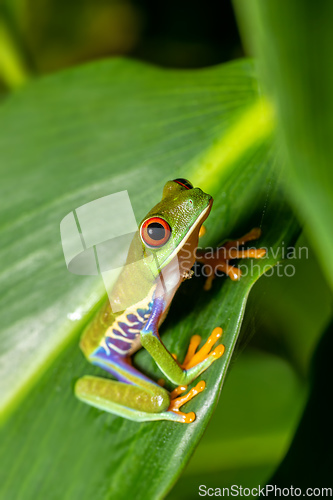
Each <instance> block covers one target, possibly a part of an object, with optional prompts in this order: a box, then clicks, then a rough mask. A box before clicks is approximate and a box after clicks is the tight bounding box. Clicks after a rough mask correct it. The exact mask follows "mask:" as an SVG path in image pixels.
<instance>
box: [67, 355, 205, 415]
mask: <svg viewBox="0 0 333 500" xmlns="http://www.w3.org/2000/svg"><path fill="white" fill-rule="evenodd" d="M96 361H97V360H95V364H99V365H100V366H101V365H102V363H101V362H98V363H97V362H96ZM93 362H94V361H93ZM103 368H106V367H105V366H103ZM107 369H108V371H109V372H111V373H113V374H116V373H117V377H118V375H119V378H121V380H122V382H119V381H115V380H111V379H107V378H102V377H95V376H85V377H82V378H80V379H79V380H78V381H77V383H76V386H75V394H76V396H77V397H78V398H79V399H80V400H81V401H84V402H85V403H88V404H90V405H91V406H94V407H96V408H99V409H100V410H104V411H107V412H109V413H114V414H116V415H119V416H121V417H124V418H128V419H130V420H135V421H137V422H144V421H151V420H171V421H175V422H182V423H190V422H192V421H193V420H194V419H195V414H194V413H193V412H190V413H182V412H181V411H180V410H179V408H180V407H181V406H182V405H183V404H185V403H186V402H187V401H189V400H190V399H192V398H193V397H194V396H195V395H196V394H198V393H199V392H201V391H202V390H203V388H204V387H201V386H200V387H197V388H193V389H191V391H189V393H188V394H187V395H186V396H182V397H178V395H179V392H180V390H178V391H177V390H176V392H175V391H174V392H173V393H171V394H170V393H169V392H168V391H167V390H166V389H164V388H162V387H160V386H159V385H158V384H156V383H155V382H153V381H152V380H150V379H149V378H148V377H146V376H145V375H143V374H141V373H140V372H139V371H138V370H136V369H135V368H134V367H132V366H131V365H130V364H129V363H128V362H127V361H126V359H124V358H122V357H119V358H118V359H115V358H113V359H109V361H108V368H107ZM201 385H202V384H201ZM181 389H182V390H185V389H186V387H183V388H181Z"/></svg>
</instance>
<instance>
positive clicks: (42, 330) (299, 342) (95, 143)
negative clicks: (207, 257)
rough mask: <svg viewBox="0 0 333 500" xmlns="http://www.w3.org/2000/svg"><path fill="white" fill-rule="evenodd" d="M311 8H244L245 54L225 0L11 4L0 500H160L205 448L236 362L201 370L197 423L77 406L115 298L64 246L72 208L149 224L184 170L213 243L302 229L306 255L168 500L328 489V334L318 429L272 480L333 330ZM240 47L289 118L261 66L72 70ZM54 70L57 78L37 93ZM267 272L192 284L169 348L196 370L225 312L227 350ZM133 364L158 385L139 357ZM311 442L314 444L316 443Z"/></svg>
mask: <svg viewBox="0 0 333 500" xmlns="http://www.w3.org/2000/svg"><path fill="white" fill-rule="evenodd" d="M300 3H301V2H298V1H296V0H293V1H290V2H288V6H287V4H285V8H284V9H282V10H281V9H280V4H279V2H275V1H273V0H272V2H270V4H269V5H270V7H269V8H268V7H267V5H266V4H265V3H264V2H260V1H258V2H254V1H253V2H252V1H251V2H241V1H237V2H236V3H235V6H236V13H237V19H238V23H239V26H240V27H241V28H242V30H241V31H242V37H243V40H244V47H245V50H244V49H243V45H242V43H241V41H240V37H239V34H238V31H237V27H236V26H237V25H236V21H235V18H234V14H233V9H232V6H231V5H230V3H229V2H224V3H223V4H221V5H220V6H219V7H218V8H217V7H216V5H215V4H214V5H213V3H211V5H210V4H209V3H208V4H206V5H205V10H204V13H203V12H202V4H201V3H200V2H191V4H189V3H188V2H182V4H181V5H179V4H178V3H176V2H169V3H168V5H166V4H165V5H156V3H153V2H148V1H146V2H144V1H143V0H140V1H136V2H129V1H125V0H121V1H119V0H118V1H98V2H92V1H90V0H86V1H85V2H71V3H70V4H68V2H63V3H61V4H59V2H54V1H51V0H38V2H36V1H35V2H31V1H27V0H16V1H13V0H6V1H2V3H1V5H0V14H1V17H0V42H1V45H0V77H1V83H0V85H1V89H2V97H3V99H2V105H1V108H0V123H1V124H2V129H3V132H2V135H1V141H0V142H1V148H0V150H1V156H0V157H1V165H0V168H1V173H2V184H1V208H2V210H3V212H4V214H5V217H4V218H3V220H2V223H1V227H0V229H1V241H2V247H1V253H0V255H1V262H2V265H1V268H2V274H1V326H2V332H1V336H0V350H1V360H2V363H1V384H2V385H1V397H2V401H3V404H4V406H3V420H4V422H6V423H5V424H4V429H3V432H2V437H1V465H2V467H1V473H2V480H1V488H0V495H2V496H1V498H6V499H8V498H23V499H24V500H25V499H28V498H45V497H47V498H55V499H57V498H64V497H65V496H67V498H69V499H74V498H91V497H92V496H94V497H95V498H109V497H110V498H126V497H127V496H128V494H129V492H132V491H133V484H135V485H136V498H141V497H142V498H146V497H147V496H145V495H148V496H152V497H155V496H158V497H160V496H163V495H165V493H166V491H167V490H168V489H169V488H170V486H171V485H172V483H173V482H174V481H175V480H176V478H177V477H178V475H179V474H180V472H181V470H182V469H183V467H184V466H185V464H186V461H187V459H188V458H189V456H190V454H191V452H192V451H193V449H194V447H195V445H196V444H197V443H198V441H199V438H200V437H201V435H202V432H203V431H204V428H205V426H206V423H207V421H208V419H209V417H210V413H211V410H212V409H213V407H214V404H213V401H217V397H218V392H219V386H220V384H221V383H222V379H223V378H224V375H225V372H224V371H221V367H220V369H218V368H217V367H215V369H214V370H213V369H211V370H210V372H209V373H208V372H207V376H205V377H204V379H205V380H206V381H207V385H208V387H209V390H207V391H206V392H205V395H204V397H203V398H202V399H201V402H199V400H198V401H197V402H193V403H194V404H193V408H194V409H195V410H196V411H197V413H198V417H199V418H198V421H197V423H196V424H195V425H194V426H192V428H191V430H187V431H186V432H185V429H184V428H179V427H178V428H173V427H172V426H170V425H169V424H168V423H162V424H142V425H139V426H138V425H137V424H133V423H129V422H124V421H123V420H122V419H119V418H115V417H113V416H111V415H106V414H103V413H102V412H98V411H96V410H94V409H91V408H89V407H86V406H84V405H82V404H81V403H78V402H77V401H76V400H75V399H74V398H73V394H72V386H73V383H74V381H75V379H76V377H78V376H80V375H82V374H84V373H93V371H94V369H93V368H92V367H90V366H89V365H88V364H87V363H86V362H85V361H84V360H83V358H82V356H81V354H80V352H79V349H78V346H77V340H78V337H79V334H80V331H81V329H82V325H83V324H84V323H85V322H86V321H87V319H88V317H89V316H90V315H91V314H92V308H94V307H98V303H99V301H100V300H101V297H102V294H103V291H102V288H101V286H100V283H99V282H98V281H95V280H91V279H89V278H81V277H77V276H71V275H70V274H69V273H68V272H67V270H66V268H65V266H64V263H63V260H62V259H63V257H62V255H61V246H60V240H59V234H58V233H57V231H58V226H59V222H60V220H61V218H62V217H63V216H64V215H66V213H67V212H69V211H70V210H72V209H73V208H75V207H76V206H79V205H80V204H82V203H85V202H87V201H90V200H92V199H95V198H98V197H100V196H103V195H105V194H109V193H110V192H115V191H118V190H121V189H128V190H129V194H130V197H131V200H132V203H133V206H134V209H135V213H137V214H138V220H139V219H140V217H141V216H142V215H144V213H145V212H146V211H147V209H149V208H150V207H151V205H152V204H154V203H155V202H156V201H158V199H159V196H160V192H161V188H162V186H163V183H164V182H165V180H167V178H169V177H176V176H187V177H189V178H190V179H191V180H192V181H193V182H194V183H195V184H199V185H200V186H201V187H202V188H203V189H206V190H208V191H209V192H210V193H211V194H213V196H214V198H215V204H214V212H213V213H212V215H211V217H210V218H209V221H210V222H209V223H208V225H207V228H208V233H207V236H206V241H205V242H204V243H206V244H217V243H218V242H219V241H221V240H223V239H224V238H227V237H230V236H237V235H238V234H240V233H242V232H243V231H244V230H245V231H246V230H247V229H248V228H249V227H250V226H251V225H260V224H262V225H263V230H264V239H263V240H262V242H261V244H264V245H273V247H274V248H277V246H278V245H280V247H281V243H282V241H283V244H284V245H286V246H287V245H288V244H289V243H292V242H294V241H295V239H296V237H297V235H298V227H299V224H301V225H304V224H305V233H306V235H305V236H302V238H301V240H299V242H298V246H299V247H309V253H308V258H305V257H304V258H301V259H296V260H295V261H293V262H292V264H293V265H295V269H296V272H295V275H294V276H293V277H292V278H288V277H286V276H285V275H283V273H282V276H280V277H279V276H278V275H277V273H274V274H273V276H272V277H269V278H268V277H263V278H261V279H260V280H259V281H258V283H257V284H256V286H255V287H254V288H253V291H252V292H251V294H250V296H249V302H248V306H247V308H246V311H245V317H244V321H243V323H242V327H241V332H240V341H239V342H238V344H237V349H236V353H235V354H234V356H233V361H232V365H231V369H230V370H229V372H228V378H227V380H226V384H225V386H224V389H223V391H222V395H221V399H220V402H219V404H218V405H217V407H216V408H215V413H214V415H213V417H212V419H211V422H210V424H209V426H208V428H207V431H206V433H205V435H204V436H203V439H202V440H201V442H200V444H199V446H198V448H197V449H196V451H195V453H194V455H193V457H192V459H191V461H190V462H189V465H188V466H187V468H186V469H185V471H184V473H183V474H182V476H181V478H180V480H179V481H178V483H177V485H176V486H175V488H173V489H172V491H171V492H170V493H169V495H170V498H178V497H179V498H193V497H195V496H196V495H197V492H198V486H199V485H200V484H207V486H212V487H214V486H218V487H225V486H228V485H232V484H243V485H246V486H248V487H252V486H257V485H258V483H260V484H264V482H265V481H270V482H271V483H272V482H273V483H272V484H276V483H277V484H284V485H287V486H289V485H290V484H291V483H293V484H295V482H298V483H299V484H301V483H302V478H303V483H302V485H304V486H306V487H308V486H312V487H314V486H317V485H318V486H327V485H328V484H327V481H328V480H329V470H328V468H327V463H329V460H330V457H331V450H332V446H330V441H329V439H330V438H329V437H328V436H330V432H329V431H328V430H327V429H328V425H329V421H330V420H329V418H328V415H329V409H328V408H327V407H326V406H325V404H324V402H323V400H322V399H320V398H323V397H324V396H325V390H330V389H329V388H328V387H329V381H330V377H331V372H330V371H329V370H328V369H327V365H328V363H329V360H328V359H327V352H329V347H330V345H331V344H330V340H329V339H330V338H331V336H330V329H329V328H328V329H327V331H326V335H325V337H324V340H323V341H322V344H321V345H322V346H324V347H322V348H321V350H318V354H317V363H316V365H315V369H314V372H313V373H314V374H315V377H314V385H313V389H312V393H311V397H310V400H309V403H308V405H307V407H306V410H305V412H304V416H303V420H302V422H301V425H300V427H299V430H298V431H297V433H296V437H295V440H294V442H293V444H292V446H291V448H290V450H289V453H288V454H287V456H286V458H285V461H284V462H282V464H281V466H280V468H279V469H278V470H277V472H276V473H275V476H273V477H272V474H273V473H274V471H275V470H276V468H277V466H278V464H279V463H280V462H281V460H282V459H283V457H284V455H285V454H286V452H287V450H288V447H289V446H290V443H291V441H292V436H293V434H294V433H295V430H296V427H297V424H298V422H299V420H300V416H301V413H302V411H303V408H304V404H305V400H306V398H307V394H308V393H309V388H310V383H309V380H310V363H311V359H312V357H313V352H314V350H315V348H316V345H317V343H318V340H319V339H320V337H321V335H322V334H323V332H324V330H325V327H326V325H327V324H328V323H329V320H330V318H331V292H330V288H329V284H331V278H330V276H331V274H330V273H331V264H330V254H331V252H329V248H330V245H331V234H332V233H331V229H330V216H331V208H330V202H331V201H330V200H331V199H332V198H331V197H330V193H331V189H332V182H331V179H330V172H331V170H330V158H331V153H330V147H331V142H330V140H329V139H327V138H329V137H330V134H331V132H332V126H331V116H332V113H330V103H331V99H332V92H331V88H332V86H331V85H330V84H329V82H330V66H329V64H327V61H328V60H329V55H330V50H331V49H330V47H331V45H330V43H329V40H330V36H331V35H330V22H331V20H332V13H331V9H330V6H329V2H323V8H322V9H317V8H316V7H313V6H312V4H311V5H310V2H305V3H304V2H302V6H301V5H300ZM249 4H251V7H253V8H251V9H249V7H248V6H249ZM304 4H305V5H306V8H304ZM32 6H33V8H32ZM287 7H288V8H287ZM319 11H320V12H319ZM300 12H302V15H301V16H300V17H299V13H300ZM245 51H247V52H248V53H249V52H250V53H252V54H253V53H255V54H258V61H259V62H260V68H261V69H260V72H261V74H262V75H263V82H264V84H267V89H268V92H269V93H270V94H271V96H272V99H273V103H274V109H275V110H276V112H277V120H276V125H275V122H274V120H273V118H272V115H271V106H270V105H268V104H267V101H265V100H263V99H262V94H263V92H264V89H265V86H264V85H261V84H260V85H258V83H257V78H256V74H255V73H256V72H255V71H254V69H253V65H252V64H250V63H248V62H238V63H233V64H231V65H230V64H227V65H225V66H221V67H217V68H211V69H205V70H200V71H199V70H198V69H196V70H195V71H192V72H189V71H175V70H168V71H166V70H157V69H155V68H153V67H150V66H146V65H144V66H142V65H140V64H138V63H135V62H126V61H125V62H123V61H121V60H114V61H110V62H108V61H105V62H96V63H93V64H90V65H87V66H83V67H82V68H78V69H69V70H67V71H65V72H60V73H59V70H61V69H64V68H66V67H70V66H76V65H78V64H80V63H82V62H85V61H91V60H94V59H99V58H100V57H106V56H114V55H119V54H122V55H130V56H132V57H135V58H139V59H143V60H144V61H147V62H153V63H157V64H159V65H162V66H164V67H170V66H171V67H173V68H200V67H204V66H209V65H212V64H217V63H221V62H223V61H228V60H230V59H234V58H238V57H240V56H242V55H244V52H245ZM318 54H319V55H318ZM44 73H55V74H54V75H50V76H48V77H44V78H42V79H41V80H40V81H38V80H39V79H40V77H41V76H42V75H43V74H44ZM30 80H32V81H30ZM16 87H23V88H22V90H19V91H14V89H15V88H16ZM300 89H302V92H301V93H300ZM11 94H12V95H11ZM275 127H276V130H277V139H275V141H273V140H272V137H273V135H274V136H275V134H276V132H275ZM234 152H236V153H234ZM281 168H282V170H281ZM318 168H319V170H318ZM285 196H287V199H288V202H286V199H285ZM289 204H291V205H292V206H293V209H294V210H295V212H296V214H297V217H298V220H299V222H298V223H296V222H295V218H294V215H293V214H292V212H291V209H290V208H289V206H288V205H289ZM221 221H223V224H222V225H221ZM308 239H309V240H310V241H311V244H313V245H314V250H312V248H311V246H310V243H309V241H308ZM322 242H323V243H322ZM325 249H327V251H326V250H325ZM303 255H305V254H304V253H303ZM327 256H328V257H327ZM279 257H281V255H280V256H279ZM317 259H319V262H320V264H318V261H317ZM265 263H266V262H265ZM271 263H273V261H272V260H271ZM282 269H283V268H282ZM260 272H261V271H258V273H260ZM256 277H257V275H255V276H254V277H253V278H254V279H253V280H251V279H250V280H249V279H246V278H244V280H243V281H242V282H241V283H239V284H233V283H228V282H227V281H226V280H223V279H222V280H219V281H216V282H215V284H214V288H213V291H212V292H211V295H210V296H209V298H207V294H204V293H203V292H202V282H201V281H200V280H197V282H196V283H194V282H193V281H194V280H191V281H189V282H188V283H185V284H184V285H183V289H182V290H181V291H180V292H179V295H178V298H177V300H176V301H175V303H174V304H173V308H172V310H171V312H170V315H169V317H168V320H167V323H166V324H165V326H164V332H165V335H164V339H165V341H166V343H167V345H168V346H169V347H170V349H171V350H172V351H173V352H177V354H179V356H180V357H181V356H182V355H183V354H184V352H185V349H186V345H187V343H188V339H189V337H190V335H191V334H192V333H193V330H194V329H196V332H197V331H200V332H202V333H203V331H205V333H208V332H209V330H210V329H211V327H213V326H216V321H218V322H219V324H221V326H223V327H224V328H225V331H226V337H225V339H224V341H225V343H226V345H227V347H229V349H230V351H229V352H230V353H231V352H232V347H233V344H234V342H235V340H236V338H237V335H238V332H239V328H240V323H241V318H242V316H243V309H244V306H245V302H246V297H247V294H248V292H249V289H250V287H251V285H252V283H253V281H254V280H255V279H256ZM238 285H239V286H238ZM236 287H238V288H236ZM186 304H187V305H188V307H184V305H185V306H186ZM193 304H194V305H195V308H194V309H193ZM184 310H185V311H186V312H184ZM198 310H200V314H198ZM136 363H137V364H138V365H139V366H141V367H142V368H143V369H144V370H145V371H146V372H148V373H151V374H152V375H153V376H157V377H158V373H157V372H156V368H155V367H154V365H153V363H151V362H150V360H149V357H148V356H146V355H145V353H143V352H140V353H138V355H137V356H136ZM223 367H224V369H226V368H227V357H226V359H225V363H224V365H223ZM320 371H321V372H322V373H323V374H321V372H320ZM96 372H97V371H96ZM203 402H204V403H203ZM320 406H321V407H322V408H323V411H324V410H325V412H326V416H325V417H323V412H320V411H319V407H320ZM191 408H192V407H191ZM206 408H210V410H209V411H207V410H206ZM325 424H326V425H327V427H325ZM157 425H158V427H157ZM309 429H310V430H311V435H314V436H316V435H317V436H318V437H317V439H315V438H313V439H312V440H311V439H310V440H309V439H308V435H309ZM325 433H326V435H325ZM324 435H325V446H324V444H323V445H322V446H320V445H318V443H321V442H322V443H323V436H324ZM304 442H306V443H307V445H306V446H305V445H304ZM147 457H149V458H147ZM315 462H316V463H317V464H318V465H317V466H315V465H314V463H315ZM5 464H6V466H7V468H6V467H5V466H4V465H5ZM302 464H303V465H302ZM302 470H307V474H306V476H305V477H306V482H305V483H304V475H302V474H301V473H300V472H298V471H302ZM17 477H19V478H20V481H17ZM270 477H271V479H270ZM139 485H140V486H139Z"/></svg>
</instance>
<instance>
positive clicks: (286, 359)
mask: <svg viewBox="0 0 333 500" xmlns="http://www.w3.org/2000/svg"><path fill="white" fill-rule="evenodd" d="M238 3H239V2H238ZM248 4H251V0H249V2H248ZM253 7H254V3H253ZM318 8H319V7H318ZM237 12H238V15H239V7H238V10H237ZM244 12H245V11H244V9H243V10H242V13H243V14H242V16H240V15H239V19H240V26H243V24H244V16H245V17H246V12H245V14H244ZM249 17H251V15H250V14H249ZM245 24H246V23H245ZM246 33H248V32H246V29H245V30H244V31H242V37H241V35H240V33H239V29H238V25H237V21H236V18H235V13H234V6H233V5H232V3H231V2H229V1H226V0H224V1H221V2H219V3H216V2H213V1H208V2H205V3H203V2H199V1H198V0H192V1H191V2H189V1H183V2H176V1H175V0H171V1H169V2H154V1H148V0H147V1H144V0H136V1H129V0H115V1H110V0H81V1H78V0H72V1H71V2H68V1H67V2H66V1H63V0H57V1H55V0H53V1H52V0H7V1H4V0H2V1H1V3H0V89H1V94H2V97H3V99H4V100H5V99H6V96H8V95H9V94H10V93H11V92H12V91H13V90H14V89H16V88H18V87H23V86H24V85H25V84H26V83H27V82H29V81H30V80H33V79H38V78H40V77H41V76H42V75H45V74H50V73H56V72H58V71H59V70H62V69H65V68H68V67H72V66H77V65H79V64H82V63H85V62H88V61H93V60H98V59H101V58H108V57H114V56H128V57H131V58H135V59H139V60H141V61H144V62H148V63H153V64H156V65H159V66H162V67H166V68H182V69H184V68H204V67H207V66H212V65H216V64H219V63H223V62H227V61H231V60H234V59H237V58H241V57H244V56H251V55H253V54H252V51H254V49H253V44H252V43H251V40H249V37H248V36H246ZM291 197H292V195H291ZM291 204H292V205H293V207H294V210H295V212H296V213H297V215H298V217H299V219H300V222H301V223H303V222H304V218H303V217H304V216H303V213H302V210H298V199H296V200H295V203H293V200H291ZM331 215H332V214H331ZM312 244H313V239H311V237H310V238H309V237H308V233H307V234H306V235H302V236H301V238H300V240H299V241H298V246H301V247H307V248H308V249H309V253H308V258H301V259H297V260H296V261H295V262H293V264H294V265H295V268H296V272H295V274H294V276H293V277H291V278H287V277H286V276H283V277H278V276H277V275H276V274H274V275H273V276H272V277H269V278H268V277H263V278H261V279H260V280H259V281H258V283H257V284H256V285H255V287H254V289H253V291H252V292H251V294H250V297H249V302H248V306H247V309H246V313H245V318H244V322H243V325H242V330H241V339H240V342H239V343H238V346H237V349H236V353H235V355H234V358H233V361H232V365H231V367H230V370H229V374H228V378H227V381H226V384H225V387H224V389H223V392H222V394H221V398H220V401H219V404H218V406H217V408H216V410H215V413H214V415H213V418H212V420H211V422H210V424H209V426H208V428H207V430H206V432H205V435H204V437H203V439H202V440H201V442H200V444H199V446H198V448H197V449H196V451H195V453H194V455H193V457H192V459H191V460H190V462H189V464H188V465H187V467H186V469H185V471H184V472H183V474H182V476H181V478H180V479H179V481H178V482H177V484H176V486H175V487H174V489H172V490H171V492H170V493H169V498H170V499H178V498H179V499H183V500H185V499H191V498H196V497H197V496H198V487H199V485H200V484H206V485H207V486H209V487H226V486H231V485H233V484H242V485H243V486H244V487H253V486H257V485H258V482H259V481H260V484H261V485H262V486H263V484H264V482H265V481H266V482H269V483H271V484H277V485H283V486H289V485H290V484H294V486H295V483H297V485H301V486H304V487H316V486H319V487H322V486H331V483H332V472H331V471H332V465H333V462H332V458H333V452H332V445H333V442H332V432H331V429H330V424H331V417H332V410H330V408H329V407H328V406H327V405H326V401H327V399H328V398H331V394H332V389H331V383H332V381H333V380H332V370H331V369H330V365H331V353H332V347H333V346H332V340H331V339H332V336H331V331H330V330H331V327H330V322H331V319H332V295H331V291H330V288H329V284H328V281H329V280H328V279H327V276H326V274H325V273H324V272H323V270H322V269H323V267H322V266H321V265H320V263H319V262H318V258H317V255H318V253H316V251H315V250H314V249H313V248H312ZM325 332H326V333H325ZM321 338H322V339H323V340H322V342H321V343H320V344H319V347H318V348H317V345H318V343H319V341H320V339H321ZM316 349H317V351H316ZM315 352H316V355H314V353H315ZM310 380H312V382H309V381H310ZM306 401H308V402H307V403H306ZM304 408H305V410H304ZM235 415H238V421H237V422H235ZM300 422H301V423H300ZM226 429H227V430H228V431H227V432H226V431H225V430H226ZM230 429H232V430H230ZM288 450H289V451H288ZM166 466H167V464H166ZM10 500H11V499H10ZM23 500H24V499H23Z"/></svg>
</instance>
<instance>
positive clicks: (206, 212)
mask: <svg viewBox="0 0 333 500" xmlns="http://www.w3.org/2000/svg"><path fill="white" fill-rule="evenodd" d="M212 205H213V198H211V199H210V200H209V204H208V206H207V207H206V208H205V209H204V211H203V212H201V214H200V215H199V217H198V218H197V220H196V221H195V222H194V224H192V227H191V229H190V230H189V231H188V233H187V235H186V236H185V238H183V239H182V240H181V242H180V243H179V244H178V245H177V247H176V248H175V249H174V251H173V252H172V253H171V254H170V255H169V257H168V259H167V261H169V262H171V260H172V259H173V258H174V257H175V255H177V253H178V252H179V250H180V248H181V247H182V246H183V245H185V243H186V242H187V240H188V239H189V238H190V236H191V234H192V233H193V231H194V230H195V229H196V228H197V227H198V225H199V224H203V222H205V220H206V219H207V217H208V215H209V212H210V210H211V208H212ZM165 262H166V261H164V262H163V264H162V265H163V266H164V264H165Z"/></svg>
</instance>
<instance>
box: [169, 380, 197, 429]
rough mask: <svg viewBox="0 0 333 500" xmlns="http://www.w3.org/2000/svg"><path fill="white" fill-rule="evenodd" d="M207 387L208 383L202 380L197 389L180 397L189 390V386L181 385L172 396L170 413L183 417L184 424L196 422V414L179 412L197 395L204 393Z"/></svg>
mask: <svg viewBox="0 0 333 500" xmlns="http://www.w3.org/2000/svg"><path fill="white" fill-rule="evenodd" d="M205 387H206V383H205V382H204V381H203V380H202V381H201V382H199V383H198V384H197V385H196V386H195V387H193V388H192V389H191V390H190V391H189V392H188V393H187V394H185V395H184V396H179V394H181V393H182V392H185V391H186V389H187V385H179V386H178V387H176V389H174V390H173V391H172V393H171V394H170V396H171V401H170V406H169V408H168V411H172V412H174V413H176V414H177V415H180V416H181V417H182V422H183V423H184V424H190V423H191V422H193V421H194V420H195V413H194V412H193V411H191V412H189V413H183V412H181V411H180V410H179V408H181V407H182V406H183V405H184V404H185V403H187V402H188V401H191V399H193V398H194V397H195V396H196V395H197V394H199V393H200V392H202V391H203V390H204V388H205ZM178 396H179V397H178Z"/></svg>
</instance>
